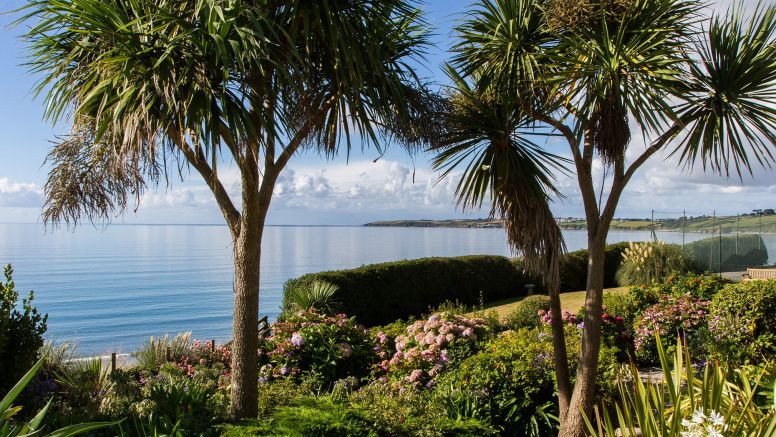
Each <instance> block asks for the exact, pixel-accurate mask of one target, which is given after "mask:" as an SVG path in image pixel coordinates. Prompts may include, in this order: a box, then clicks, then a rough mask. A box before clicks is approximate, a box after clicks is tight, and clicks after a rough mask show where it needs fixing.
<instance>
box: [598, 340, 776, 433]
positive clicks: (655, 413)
mask: <svg viewBox="0 0 776 437" xmlns="http://www.w3.org/2000/svg"><path fill="white" fill-rule="evenodd" d="M655 344H656V345H657V351H658V355H659V357H660V366H661V368H662V371H663V379H662V381H653V380H651V379H648V380H647V381H644V380H642V378H641V375H639V371H638V369H637V368H636V367H635V366H631V372H630V379H629V380H623V381H621V382H619V384H618V389H619V393H620V399H621V401H619V402H617V403H616V404H615V405H614V411H615V413H614V415H613V414H612V409H611V408H610V407H611V404H609V405H606V404H603V405H602V408H601V409H600V410H597V412H598V413H600V414H601V420H600V421H599V422H596V423H594V422H593V421H592V420H591V419H590V418H587V417H586V418H585V420H586V422H587V431H588V433H590V435H592V436H595V437H604V436H614V435H618V433H617V432H616V429H617V428H620V429H621V430H622V431H621V433H620V434H621V435H637V434H636V428H638V429H639V430H640V433H641V435H645V436H659V437H673V436H677V435H680V434H681V435H715V434H712V433H711V430H715V431H717V432H718V433H719V434H716V435H723V433H724V435H735V436H751V437H756V436H765V435H774V434H773V433H774V432H776V408H774V407H776V405H774V404H770V405H766V406H764V407H761V406H760V405H758V404H757V402H755V400H756V398H757V396H758V392H759V391H760V389H761V382H762V381H763V378H764V376H765V373H766V372H765V371H764V370H758V369H749V368H735V369H727V368H726V367H725V366H724V365H723V364H719V363H716V362H707V363H706V366H705V368H704V369H703V371H702V373H701V374H700V375H698V373H697V370H696V369H695V368H694V367H693V361H692V358H691V355H690V354H689V352H688V351H687V349H686V348H684V347H683V344H682V342H681V340H677V343H676V347H675V348H673V350H674V354H673V360H672V362H669V360H670V358H669V354H668V352H667V350H666V348H665V347H664V346H663V342H662V341H661V338H660V336H657V337H656V339H655ZM699 425H700V426H701V427H702V428H701V429H698V431H700V432H701V434H695V433H693V432H692V431H693V430H695V429H697V428H698V427H699ZM685 433H687V434H685ZM706 433H708V434H706Z"/></svg>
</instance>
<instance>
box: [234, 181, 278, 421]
mask: <svg viewBox="0 0 776 437" xmlns="http://www.w3.org/2000/svg"><path fill="white" fill-rule="evenodd" d="M256 187H257V184H256V179H254V178H252V177H251V176H247V177H246V175H245V174H244V175H243V196H242V197H243V208H242V209H243V210H242V220H241V225H240V234H239V236H238V237H237V239H236V241H235V243H234V332H233V336H234V338H233V341H232V416H233V418H234V419H246V418H255V417H257V416H258V374H259V369H258V353H257V351H258V348H259V332H258V321H259V279H260V268H259V266H260V261H261V238H262V233H263V230H264V220H265V218H266V215H267V210H268V209H269V202H262V201H261V198H260V196H259V192H258V189H257V188H256Z"/></svg>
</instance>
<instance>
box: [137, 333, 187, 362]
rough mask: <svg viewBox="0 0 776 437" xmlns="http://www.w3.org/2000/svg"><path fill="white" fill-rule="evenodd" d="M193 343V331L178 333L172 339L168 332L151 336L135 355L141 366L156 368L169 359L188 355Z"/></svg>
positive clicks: (173, 359)
mask: <svg viewBox="0 0 776 437" xmlns="http://www.w3.org/2000/svg"><path fill="white" fill-rule="evenodd" d="M191 344H192V343H191V332H182V333H179V334H176V335H175V337H173V338H172V339H171V338H170V337H169V336H168V335H166V334H165V336H164V337H158V338H154V337H150V338H149V339H148V341H147V342H145V343H144V344H143V347H142V348H141V349H140V350H139V351H137V352H135V353H134V354H133V356H134V357H135V359H136V360H137V364H138V366H139V367H140V368H142V369H145V370H155V369H159V367H160V366H162V365H163V364H164V363H166V362H167V361H169V360H172V361H177V360H179V359H180V358H181V357H183V356H184V355H186V354H187V353H188V352H189V351H190V350H191ZM168 351H169V357H168ZM168 358H169V360H168Z"/></svg>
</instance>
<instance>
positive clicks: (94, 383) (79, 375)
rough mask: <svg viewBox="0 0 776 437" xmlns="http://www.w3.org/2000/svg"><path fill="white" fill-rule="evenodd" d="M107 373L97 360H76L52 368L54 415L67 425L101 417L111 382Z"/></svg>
mask: <svg viewBox="0 0 776 437" xmlns="http://www.w3.org/2000/svg"><path fill="white" fill-rule="evenodd" d="M109 372H110V369H109V368H108V367H107V366H104V365H103V360H102V358H100V357H94V358H76V359H73V360H70V361H68V362H66V363H63V364H61V365H60V366H58V367H57V368H54V369H52V373H53V377H54V381H55V382H56V385H57V393H56V402H57V414H58V415H60V416H62V418H63V419H64V420H67V421H68V422H72V421H73V420H79V419H80V420H88V419H90V418H95V417H100V416H101V414H100V403H101V401H102V397H103V394H104V393H105V391H106V390H107V388H108V385H109V383H110V378H109Z"/></svg>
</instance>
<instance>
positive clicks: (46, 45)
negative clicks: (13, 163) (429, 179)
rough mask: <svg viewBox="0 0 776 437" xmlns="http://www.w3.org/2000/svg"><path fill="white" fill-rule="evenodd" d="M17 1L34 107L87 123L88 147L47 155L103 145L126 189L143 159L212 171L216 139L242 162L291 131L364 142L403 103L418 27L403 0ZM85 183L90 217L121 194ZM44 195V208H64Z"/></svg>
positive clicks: (322, 146) (209, 175) (218, 147)
mask: <svg viewBox="0 0 776 437" xmlns="http://www.w3.org/2000/svg"><path fill="white" fill-rule="evenodd" d="M23 11H25V13H26V14H27V15H25V16H24V17H23V18H22V19H21V20H20V21H25V20H31V19H34V20H35V23H34V24H33V25H32V27H31V29H30V30H29V31H28V33H27V39H28V41H29V43H30V55H29V66H30V69H31V70H32V71H33V72H35V73H37V74H39V75H40V76H41V81H40V83H39V85H38V87H37V92H38V93H42V94H43V95H44V97H45V100H46V108H47V109H46V117H47V118H49V119H50V120H52V121H53V122H59V121H71V122H72V123H73V126H74V131H76V132H78V133H81V132H87V134H85V135H80V139H89V140H90V141H91V142H92V143H93V145H92V146H91V147H89V149H92V150H94V151H95V152H94V153H92V154H90V155H89V154H84V153H81V154H55V156H52V158H53V160H54V162H55V164H60V163H62V165H68V163H72V164H73V165H74V166H81V167H83V166H89V165H90V164H91V162H90V159H89V157H90V156H91V157H93V160H94V161H95V162H96V163H98V162H99V161H100V159H101V158H102V157H103V156H105V155H104V154H105V153H108V154H109V157H110V159H111V160H112V162H113V163H114V164H115V165H114V166H113V167H112V168H110V169H108V168H107V167H105V166H100V165H96V166H95V167H96V168H97V169H106V170H110V172H108V173H106V175H105V178H111V177H114V176H116V175H117V174H119V173H121V174H120V175H119V176H120V177H126V178H130V177H131V178H134V179H135V182H136V183H135V184H130V187H131V188H130V191H131V190H132V189H134V188H136V187H138V186H141V185H143V183H144V182H146V178H144V176H148V174H147V173H146V172H144V171H143V169H145V168H146V167H148V166H149V165H150V166H153V165H156V164H164V165H161V166H160V167H161V170H162V171H165V170H168V168H167V164H169V163H170V162H172V163H175V162H178V163H179V165H180V164H181V163H188V164H191V165H193V166H194V167H195V168H196V169H197V170H198V171H199V172H200V173H202V176H203V177H205V178H206V179H211V180H212V179H214V178H215V177H216V165H217V161H219V160H221V159H222V158H221V156H222V153H223V152H227V153H228V154H229V155H231V157H230V158H229V159H228V160H227V161H229V160H233V161H234V162H235V163H236V164H237V165H238V166H239V167H241V169H244V166H243V164H246V166H251V165H255V164H257V163H265V162H266V163H270V164H273V165H274V164H278V166H279V167H281V168H282V165H284V164H285V162H286V161H287V159H288V158H289V157H290V155H291V154H293V153H294V152H295V151H296V150H297V149H298V148H300V147H302V146H303V145H305V146H309V147H315V148H318V149H319V150H320V151H322V153H324V154H327V155H333V154H335V153H337V150H338V147H339V146H340V145H344V146H346V147H348V148H349V147H350V144H351V139H352V137H353V136H358V137H361V138H362V139H364V140H365V141H367V142H370V141H371V142H374V143H376V140H377V139H378V136H379V134H378V132H377V131H376V129H375V126H391V125H393V123H394V122H395V120H396V119H397V118H402V117H405V116H408V115H409V112H410V111H409V110H408V109H407V105H406V104H405V98H406V97H407V96H410V97H412V98H415V97H416V96H417V90H416V88H418V82H417V78H416V77H414V74H413V73H412V71H411V69H410V68H409V67H408V65H407V62H408V60H409V59H411V58H413V57H416V56H419V55H420V53H421V52H420V51H421V50H422V49H421V47H422V46H423V44H424V43H425V38H426V37H425V33H424V30H423V26H424V24H423V22H422V20H421V19H420V17H419V12H418V10H417V8H416V7H415V6H414V5H413V4H412V2H409V1H404V0H391V1H358V2H352V1H345V0H325V1H319V2H307V1H292V2H281V1H268V2H252V1H242V0H202V1H197V2H181V1H177V0H162V1H151V0H139V1H129V0H106V1H103V0H53V1H48V0H47V1H42V0H31V1H30V2H29V3H28V5H27V6H26V7H25V8H24V9H23ZM68 117H69V119H68ZM66 119H67V120H66ZM399 136H400V138H401V139H408V138H405V137H402V136H401V135H399ZM341 140H342V141H341ZM413 140H415V141H423V138H413ZM96 145H99V147H96ZM85 146H86V145H85ZM98 149H99V156H97V152H96V150H98ZM284 152H285V153H284ZM67 158H70V159H71V160H70V161H68V162H67V163H64V162H62V161H64V160H65V159H67ZM76 158H77V160H76ZM195 161H197V162H199V163H200V164H201V165H197V164H195ZM124 167H130V168H135V170H136V171H132V172H123V171H120V170H122V169H124ZM205 167H210V169H206V168H205ZM203 170H205V171H203ZM207 170H210V171H207ZM151 179H153V178H151ZM151 182H154V181H151ZM212 185H213V186H211V188H213V189H214V191H216V189H215V188H218V187H217V186H216V183H215V181H213V183H212ZM214 187H215V188H214ZM221 188H222V187H221ZM76 191H77V192H81V193H88V192H90V190H88V189H85V188H84V187H80V189H78V190H76ZM91 191H92V192H94V190H91ZM47 194H49V198H50V200H51V202H52V203H53V204H55V203H61V204H67V203H72V202H71V201H72V199H68V198H66V197H61V196H65V195H66V194H67V193H66V192H63V191H56V190H52V191H47ZM94 195H95V196H96V197H95V198H88V199H85V200H86V201H85V202H81V203H78V204H77V205H79V206H81V210H80V212H81V213H82V214H84V215H86V216H87V217H90V218H94V217H98V218H105V217H108V216H109V214H110V213H111V212H113V210H112V209H111V208H105V207H106V206H107V207H111V206H118V208H117V209H118V210H119V211H120V210H121V209H122V208H123V207H124V206H125V204H126V198H127V196H122V195H121V194H119V193H117V192H116V191H114V190H104V191H103V192H94ZM100 197H105V198H109V199H110V200H111V201H110V202H105V201H101V200H100V199H99V198H100ZM129 197H130V198H131V196H129ZM221 198H222V199H223V200H224V201H226V200H227V199H226V198H224V197H223V196H221ZM54 206H55V207H54V208H53V209H52V210H51V211H50V212H51V213H50V214H47V215H46V217H47V218H50V219H52V220H54V221H59V220H68V219H71V218H72V217H73V215H74V214H59V213H58V211H67V210H68V209H67V208H63V207H58V206H57V205H54ZM222 209H223V207H222ZM74 212H79V211H74Z"/></svg>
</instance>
